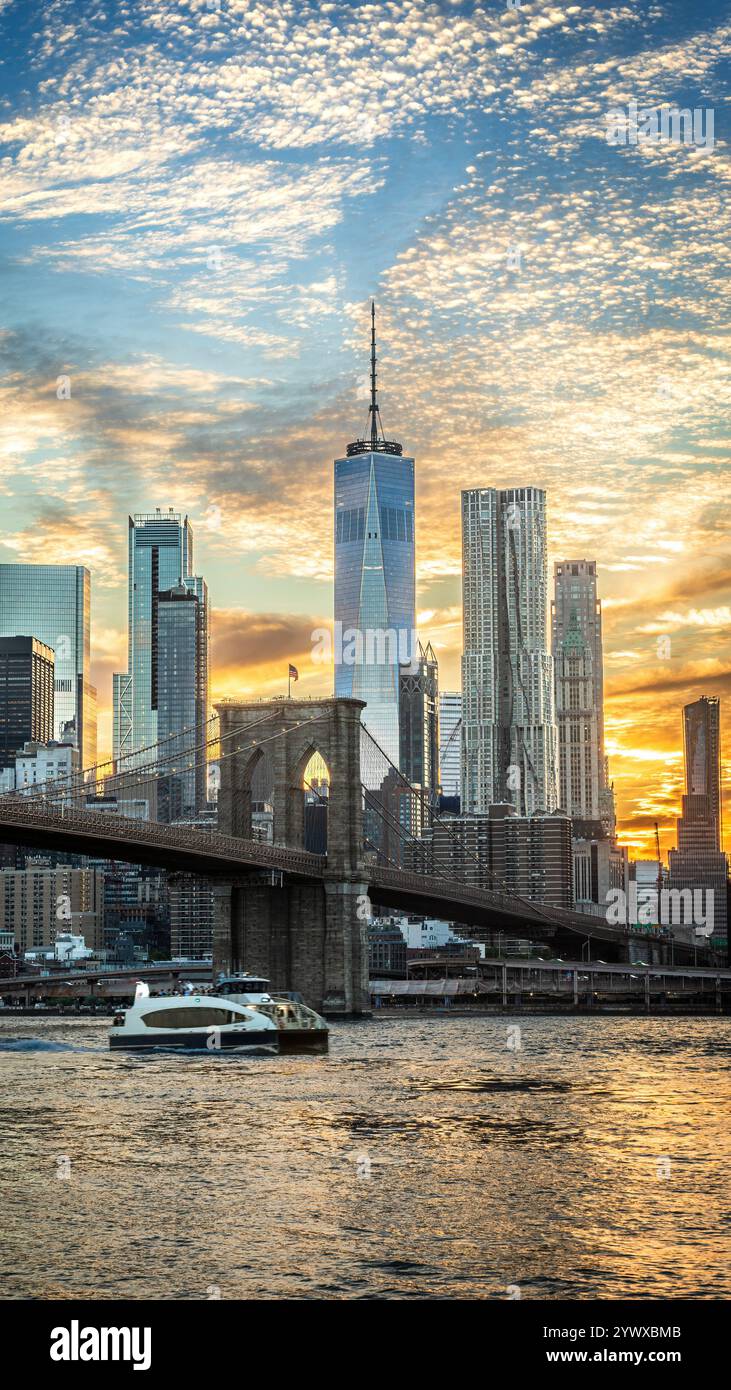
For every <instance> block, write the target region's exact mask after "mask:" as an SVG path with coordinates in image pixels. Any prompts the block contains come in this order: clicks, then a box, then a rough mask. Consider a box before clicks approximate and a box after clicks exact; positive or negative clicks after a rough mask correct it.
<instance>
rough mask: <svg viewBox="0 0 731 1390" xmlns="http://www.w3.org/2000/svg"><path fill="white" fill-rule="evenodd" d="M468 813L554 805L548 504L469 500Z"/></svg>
mask: <svg viewBox="0 0 731 1390" xmlns="http://www.w3.org/2000/svg"><path fill="white" fill-rule="evenodd" d="M462 597H463V625H464V633H463V657H462V811H463V813H467V814H481V815H484V814H486V813H487V812H488V810H489V807H490V806H491V805H494V804H498V803H505V802H507V803H510V804H511V805H513V806H514V807H515V809H516V811H517V812H518V813H519V814H520V815H523V816H525V815H532V813H533V812H534V811H540V812H550V811H553V810H554V809H555V808H556V805H557V779H556V760H557V736H556V725H555V717H554V689H553V663H552V660H551V655H550V652H549V650H548V642H547V558H546V496H545V493H544V492H543V491H542V490H541V489H540V488H534V487H519V488H508V489H506V490H498V489H496V488H474V489H470V490H468V491H465V492H463V493H462Z"/></svg>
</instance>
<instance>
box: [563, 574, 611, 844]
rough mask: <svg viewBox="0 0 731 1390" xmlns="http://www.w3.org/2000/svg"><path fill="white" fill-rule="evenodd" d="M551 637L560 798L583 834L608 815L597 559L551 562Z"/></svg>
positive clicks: (599, 827)
mask: <svg viewBox="0 0 731 1390" xmlns="http://www.w3.org/2000/svg"><path fill="white" fill-rule="evenodd" d="M553 578H554V598H553V602H552V604H551V640H552V652H553V663H554V672H555V682H556V722H557V725H558V761H559V788H558V793H559V804H560V806H561V808H562V809H563V810H564V811H566V813H567V814H568V815H569V816H571V818H572V820H573V821H575V822H578V823H579V824H580V826H581V833H582V835H584V836H585V837H588V838H590V839H591V838H593V837H594V836H597V835H599V836H600V835H601V834H602V832H603V830H604V829H605V828H608V826H607V825H605V823H607V822H608V820H611V798H610V797H607V795H606V792H607V790H608V788H607V785H606V759H605V756H604V707H603V701H604V673H603V654H602V614H601V603H600V602H599V599H598V598H597V583H596V562H595V561H594V560H561V561H559V562H557V563H556V564H555V565H554V571H553Z"/></svg>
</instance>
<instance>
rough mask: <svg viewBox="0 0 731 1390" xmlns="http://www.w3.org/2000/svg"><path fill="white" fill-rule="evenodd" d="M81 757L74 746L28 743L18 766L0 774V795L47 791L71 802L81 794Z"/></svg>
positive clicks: (45, 793)
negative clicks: (14, 792)
mask: <svg viewBox="0 0 731 1390" xmlns="http://www.w3.org/2000/svg"><path fill="white" fill-rule="evenodd" d="M80 771H81V754H80V753H79V750H78V748H75V747H74V745H73V744H71V743H55V742H51V743H33V742H28V743H24V744H23V746H22V748H19V749H18V752H17V753H16V755H15V765H14V766H13V767H7V768H5V770H4V771H3V772H0V793H1V792H6V791H18V792H26V793H31V792H33V791H41V790H42V791H43V794H44V795H45V796H54V795H55V796H57V797H60V798H62V799H63V800H70V799H71V797H72V796H74V795H75V794H76V793H78V792H79V791H80V783H81V776H80Z"/></svg>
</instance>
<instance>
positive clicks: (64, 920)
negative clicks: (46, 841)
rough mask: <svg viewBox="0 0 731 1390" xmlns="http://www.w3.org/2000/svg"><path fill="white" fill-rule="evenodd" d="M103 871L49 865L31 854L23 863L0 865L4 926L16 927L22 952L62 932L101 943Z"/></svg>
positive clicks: (0, 928)
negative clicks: (21, 866) (21, 865)
mask: <svg viewBox="0 0 731 1390" xmlns="http://www.w3.org/2000/svg"><path fill="white" fill-rule="evenodd" d="M103 928H104V875H103V873H102V871H101V869H89V868H86V869H77V868H70V867H69V866H68V865H58V866H57V867H56V868H53V867H51V866H50V864H49V863H48V861H47V860H45V859H38V860H35V861H33V860H31V861H29V862H28V863H27V864H26V867H25V868H24V869H0V931H3V930H4V931H12V933H13V938H14V940H15V942H16V944H17V945H18V947H19V948H20V950H21V952H24V951H29V950H33V949H34V948H37V947H42V946H53V945H54V943H55V941H56V938H57V936H58V935H59V933H66V932H71V933H73V934H75V935H78V936H83V938H84V941H85V943H86V945H87V946H88V947H89V948H90V949H91V950H98V949H100V948H101V947H102V946H103Z"/></svg>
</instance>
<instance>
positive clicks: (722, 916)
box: [668, 696, 728, 949]
mask: <svg viewBox="0 0 731 1390" xmlns="http://www.w3.org/2000/svg"><path fill="white" fill-rule="evenodd" d="M720 714H721V709H720V701H719V699H718V698H717V697H716V696H710V697H709V696H703V697H701V699H700V700H695V701H693V703H692V704H690V705H685V706H684V708H683V741H684V752H685V788H686V790H685V794H684V795H683V796H682V798H681V806H682V812H681V815H680V816H679V817H678V847H677V849H671V850H670V852H669V854H668V865H669V869H670V879H669V882H670V888H671V889H677V890H678V891H680V892H683V891H685V890H690V893H691V895H695V894H696V893H697V892H700V894H701V895H703V899H704V901H703V903H701V904H700V906H701V909H702V911H703V912H704V913H705V912H706V911H707V910H708V908H709V907H710V905H711V904H712V909H713V933H712V938H711V939H712V941H713V943H714V945H716V946H717V947H719V948H720V949H723V948H724V947H725V946H726V944H727V940H728V889H727V880H728V863H727V860H726V855H725V854H724V853H723V852H722V850H721V847H720V846H721V809H722V808H721V761H720V759H721V753H720ZM709 894H711V897H709Z"/></svg>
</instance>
